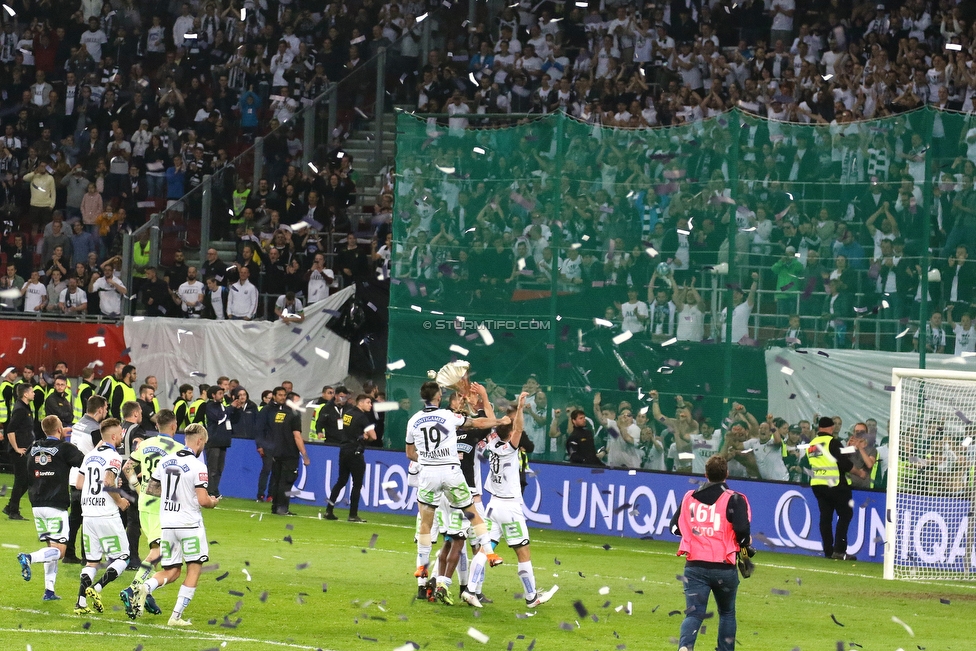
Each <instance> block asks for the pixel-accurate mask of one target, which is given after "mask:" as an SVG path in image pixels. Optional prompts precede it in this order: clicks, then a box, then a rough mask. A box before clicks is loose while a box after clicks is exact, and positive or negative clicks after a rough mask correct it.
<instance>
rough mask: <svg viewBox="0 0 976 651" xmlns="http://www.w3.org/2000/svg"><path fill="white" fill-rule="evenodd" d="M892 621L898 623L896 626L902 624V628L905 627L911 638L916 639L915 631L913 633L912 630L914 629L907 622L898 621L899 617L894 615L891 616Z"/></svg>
mask: <svg viewBox="0 0 976 651" xmlns="http://www.w3.org/2000/svg"><path fill="white" fill-rule="evenodd" d="M891 621H893V622H894V623H896V624H901V625H902V626H904V627H905V630H906V631H907V632H908V634H909V635H910V636H911V637H915V631H913V630H912V627H911V626H909V625H908V624H906V623H905V622H903V621H901V620H900V619H898V618H897V617H895V616H894V615H892V616H891Z"/></svg>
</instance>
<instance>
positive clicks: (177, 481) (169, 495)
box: [152, 448, 208, 529]
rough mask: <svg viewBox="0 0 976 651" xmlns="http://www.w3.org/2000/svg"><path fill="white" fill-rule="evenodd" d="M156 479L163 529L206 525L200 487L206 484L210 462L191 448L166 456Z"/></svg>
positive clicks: (157, 468)
mask: <svg viewBox="0 0 976 651" xmlns="http://www.w3.org/2000/svg"><path fill="white" fill-rule="evenodd" d="M152 477H153V479H155V480H156V481H158V482H159V484H160V492H161V493H162V495H161V503H160V510H159V524H160V526H161V527H162V528H163V529H184V528H192V527H199V526H202V525H203V516H202V515H201V514H200V501H199V500H198V499H197V489H198V488H206V487H207V479H208V477H207V466H205V465H204V464H203V462H202V461H200V460H199V459H197V458H196V456H195V455H194V454H193V451H192V450H190V449H189V448H183V449H182V450H178V451H177V452H176V453H175V454H169V455H166V456H165V457H163V460H162V461H160V462H159V464H158V465H157V466H156V469H155V470H153V474H152Z"/></svg>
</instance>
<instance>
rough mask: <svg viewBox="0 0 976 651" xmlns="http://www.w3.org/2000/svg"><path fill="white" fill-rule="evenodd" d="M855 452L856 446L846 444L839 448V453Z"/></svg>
mask: <svg viewBox="0 0 976 651" xmlns="http://www.w3.org/2000/svg"><path fill="white" fill-rule="evenodd" d="M855 452H857V448H856V447H854V446H853V445H848V446H847V447H846V448H841V449H840V453H841V454H854V453H855Z"/></svg>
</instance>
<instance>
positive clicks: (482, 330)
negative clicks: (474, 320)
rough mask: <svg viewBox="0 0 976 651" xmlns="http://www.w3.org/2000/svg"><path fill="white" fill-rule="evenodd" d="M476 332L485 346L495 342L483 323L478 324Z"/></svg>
mask: <svg viewBox="0 0 976 651" xmlns="http://www.w3.org/2000/svg"><path fill="white" fill-rule="evenodd" d="M478 334H479V335H481V340H482V341H483V342H485V345H486V346H490V345H492V344H493V343H495V338H494V337H492V336H491V333H490V332H489V331H488V328H486V327H485V326H483V325H480V326H478Z"/></svg>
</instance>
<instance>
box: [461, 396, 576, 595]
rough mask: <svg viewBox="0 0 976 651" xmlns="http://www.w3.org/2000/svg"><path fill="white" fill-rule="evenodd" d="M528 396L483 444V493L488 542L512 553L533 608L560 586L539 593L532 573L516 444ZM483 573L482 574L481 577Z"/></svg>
mask: <svg viewBox="0 0 976 651" xmlns="http://www.w3.org/2000/svg"><path fill="white" fill-rule="evenodd" d="M528 395H529V394H528V393H525V392H523V393H522V394H521V395H519V398H518V405H517V406H516V408H515V413H514V415H513V416H512V423H510V424H506V425H499V426H498V427H496V428H495V432H494V433H493V434H491V435H490V436H489V437H488V439H487V440H486V441H485V455H486V456H487V458H488V481H487V482H485V490H486V491H488V492H489V493H491V501H490V502H489V503H488V511H487V513H488V518H489V519H490V520H491V539H492V540H494V541H499V540H501V538H502V536H504V537H505V542H506V543H508V546H509V547H511V548H512V549H513V550H514V551H515V556H516V558H517V559H518V575H519V579H520V580H521V581H522V585H523V587H524V588H525V605H526V606H528V607H529V608H535V607H536V606H539V605H542V604H544V603H546V602H547V601H549V600H550V599H552V595H554V594H555V593H556V591H557V590H558V589H559V586H556V585H554V586H552V588H550V589H549V590H539V589H538V587H537V586H536V584H535V572H533V571H532V555H531V553H530V551H529V527H528V524H526V522H525V514H524V513H523V512H522V485H521V483H520V482H519V451H518V446H519V441H520V440H521V439H522V408H523V406H524V405H525V399H526V398H527V397H528ZM483 576H484V573H482V577H483ZM480 589H481V586H480V585H479V584H477V583H475V581H474V580H472V579H469V580H468V590H471V591H475V592H478V591H480Z"/></svg>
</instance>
